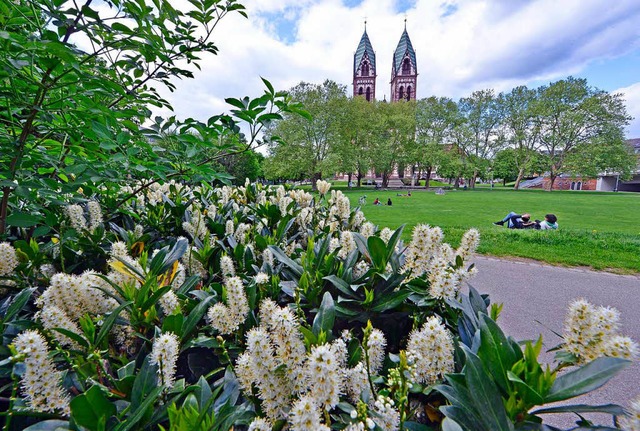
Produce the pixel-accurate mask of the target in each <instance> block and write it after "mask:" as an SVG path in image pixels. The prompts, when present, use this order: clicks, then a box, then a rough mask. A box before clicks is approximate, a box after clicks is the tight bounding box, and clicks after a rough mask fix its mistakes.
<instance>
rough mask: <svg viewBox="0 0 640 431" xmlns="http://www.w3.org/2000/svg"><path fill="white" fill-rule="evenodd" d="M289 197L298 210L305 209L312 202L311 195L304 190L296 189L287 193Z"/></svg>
mask: <svg viewBox="0 0 640 431" xmlns="http://www.w3.org/2000/svg"><path fill="white" fill-rule="evenodd" d="M289 197H290V198H291V199H293V200H294V201H295V202H296V203H297V204H298V205H299V206H300V208H307V207H309V206H311V203H312V202H313V195H312V194H310V193H307V192H305V191H304V190H300V189H296V190H291V191H290V192H289Z"/></svg>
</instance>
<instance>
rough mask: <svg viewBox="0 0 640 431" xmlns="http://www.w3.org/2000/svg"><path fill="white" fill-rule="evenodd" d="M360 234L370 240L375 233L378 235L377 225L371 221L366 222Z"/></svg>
mask: <svg viewBox="0 0 640 431" xmlns="http://www.w3.org/2000/svg"><path fill="white" fill-rule="evenodd" d="M360 233H361V234H362V236H363V237H365V238H369V237H370V236H373V235H375V233H376V225H375V224H373V223H371V222H370V221H368V222H365V223H363V224H362V226H361V227H360ZM385 242H386V241H385Z"/></svg>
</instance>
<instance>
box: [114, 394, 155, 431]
mask: <svg viewBox="0 0 640 431" xmlns="http://www.w3.org/2000/svg"><path fill="white" fill-rule="evenodd" d="M134 387H135V384H134ZM163 389H164V388H163V387H162V386H158V387H155V388H154V389H153V390H151V392H150V393H149V394H148V395H147V397H146V398H145V399H144V401H143V402H142V403H141V404H140V405H139V406H138V408H137V409H136V410H135V411H134V412H133V413H132V414H131V416H129V417H128V418H127V420H126V421H124V422H123V423H122V425H123V426H120V427H118V428H117V430H118V431H128V430H130V429H131V428H133V427H134V426H135V425H136V424H137V423H138V422H139V421H140V419H142V417H143V416H144V414H145V413H146V411H147V409H148V408H149V407H151V406H152V405H153V403H155V402H156V400H157V399H158V397H159V396H160V394H161V393H162V390H163ZM134 390H135V388H134ZM132 406H133V404H132Z"/></svg>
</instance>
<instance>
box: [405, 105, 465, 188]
mask: <svg viewBox="0 0 640 431" xmlns="http://www.w3.org/2000/svg"><path fill="white" fill-rule="evenodd" d="M457 119H458V106H457V105H456V103H455V102H454V101H453V100H451V99H449V98H446V97H441V98H437V97H429V98H428V99H422V100H419V101H418V102H417V105H416V141H415V142H416V145H415V147H414V148H413V151H412V155H411V160H412V161H413V162H415V163H416V164H417V166H418V170H419V171H420V172H421V173H422V172H423V170H424V172H425V175H426V178H427V180H426V182H425V188H429V179H430V178H431V173H432V171H433V169H435V168H436V167H437V166H438V164H439V163H440V161H441V160H442V157H443V152H444V145H445V144H446V143H447V142H448V141H449V140H450V139H449V138H450V135H451V131H452V128H453V127H454V126H455V124H456V121H457Z"/></svg>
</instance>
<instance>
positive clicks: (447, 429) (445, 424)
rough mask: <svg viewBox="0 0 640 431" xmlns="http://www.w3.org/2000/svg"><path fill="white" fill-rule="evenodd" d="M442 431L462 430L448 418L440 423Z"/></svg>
mask: <svg viewBox="0 0 640 431" xmlns="http://www.w3.org/2000/svg"><path fill="white" fill-rule="evenodd" d="M442 431H462V428H460V425H458V424H457V423H456V422H455V421H453V420H451V419H449V418H444V420H443V421H442Z"/></svg>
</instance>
